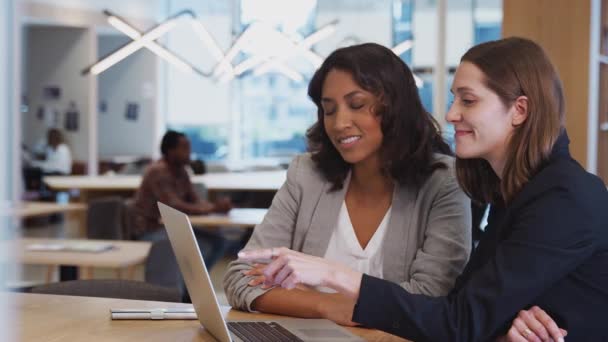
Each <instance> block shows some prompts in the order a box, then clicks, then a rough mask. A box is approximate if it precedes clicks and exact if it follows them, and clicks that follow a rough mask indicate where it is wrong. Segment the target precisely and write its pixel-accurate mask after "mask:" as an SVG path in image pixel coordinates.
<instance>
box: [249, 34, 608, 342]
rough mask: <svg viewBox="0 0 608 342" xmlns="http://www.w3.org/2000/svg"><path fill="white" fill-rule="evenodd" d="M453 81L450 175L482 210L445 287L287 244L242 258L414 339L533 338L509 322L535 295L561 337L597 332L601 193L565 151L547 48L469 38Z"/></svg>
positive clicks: (604, 311) (601, 310)
mask: <svg viewBox="0 0 608 342" xmlns="http://www.w3.org/2000/svg"><path fill="white" fill-rule="evenodd" d="M452 92H453V93H454V97H455V99H454V103H453V105H452V106H451V108H450V110H449V112H448V113H447V120H448V121H449V122H451V123H452V124H453V125H454V128H455V140H456V155H457V162H456V165H457V166H456V167H457V177H458V180H459V182H460V185H461V186H462V188H463V189H464V191H465V192H466V193H467V194H469V196H470V197H471V198H472V199H473V200H475V201H480V202H486V201H487V202H490V203H491V211H490V215H489V218H488V226H487V227H486V231H485V233H484V235H483V237H482V239H481V241H480V243H479V245H478V247H477V249H476V250H475V252H474V253H473V256H472V258H471V260H470V262H469V263H468V264H467V267H466V268H465V270H464V272H463V274H462V275H461V276H460V277H459V278H458V279H457V281H456V285H455V287H454V289H453V290H452V291H451V292H450V293H449V294H448V295H447V296H445V297H437V298H431V297H428V296H424V295H415V294H412V293H409V292H408V291H406V290H404V289H403V288H400V287H399V286H397V285H396V284H394V283H391V282H389V281H386V280H382V279H378V278H374V277H371V276H368V275H365V274H362V273H360V272H356V271H353V270H351V269H349V268H347V267H345V266H343V265H340V264H337V263H330V262H327V261H325V260H323V259H321V258H317V257H311V256H308V255H304V254H302V253H298V252H294V251H290V250H286V249H281V250H278V251H277V250H274V251H271V250H258V251H248V252H243V253H242V254H241V257H242V258H243V259H250V258H260V257H272V258H273V259H274V260H273V261H272V262H271V263H270V264H269V265H268V266H267V267H266V269H265V271H264V275H265V277H266V282H267V283H268V284H272V285H277V286H282V287H284V288H292V287H293V286H295V285H296V284H300V283H303V284H308V285H321V286H327V287H330V288H334V289H336V290H338V291H340V292H341V293H343V294H345V295H346V296H349V297H350V298H352V304H353V306H352V307H351V309H352V313H351V314H352V320H353V321H354V322H357V323H360V324H362V325H365V326H368V327H371V328H377V329H381V330H384V331H388V332H390V333H393V334H396V335H399V336H403V337H406V338H409V339H412V340H415V341H488V340H494V339H497V338H501V337H504V335H505V334H507V333H509V336H508V338H511V339H512V340H515V341H525V340H530V341H532V340H538V339H539V336H536V335H535V334H534V332H533V329H535V327H534V326H526V325H522V324H521V323H522V322H523V321H522V320H515V322H514V321H513V319H514V318H515V317H516V315H517V314H518V312H520V311H521V310H526V309H529V308H531V307H533V310H531V311H535V309H534V308H536V309H537V307H536V306H539V307H542V308H543V309H544V310H545V312H546V314H548V315H550V316H551V318H553V319H554V320H555V322H556V323H557V324H558V325H559V326H560V327H562V328H565V329H567V330H568V339H571V340H576V341H580V340H589V341H606V340H608V331H607V330H606V329H605V327H604V326H605V319H606V317H607V316H608V306H607V305H606V303H608V271H607V270H608V267H607V266H608V230H607V229H606V222H608V211H607V210H606V208H607V207H608V194H607V192H606V186H605V185H604V183H603V182H602V181H601V180H600V179H599V178H597V177H595V176H593V175H591V174H589V173H587V172H586V171H585V170H584V169H583V168H582V167H581V166H580V165H579V164H578V163H577V162H576V161H575V160H573V159H572V158H571V157H570V154H569V152H568V144H569V140H568V136H567V134H566V131H565V128H564V97H563V92H562V86H561V82H560V80H559V77H558V75H557V73H556V71H555V69H554V67H553V66H552V64H551V62H550V61H549V59H548V58H547V56H546V54H545V53H544V51H543V50H542V48H541V47H540V46H538V45H537V44H535V43H534V42H532V41H530V40H527V39H522V38H507V39H502V40H498V41H493V42H488V43H484V44H480V45H477V46H475V47H473V48H471V49H470V50H469V51H468V52H467V53H466V54H465V55H464V56H463V57H462V59H461V63H460V65H459V66H458V69H457V71H456V74H455V77H454V82H453V85H452ZM521 312H522V313H525V312H526V311H521ZM532 321H533V320H532ZM512 322H513V325H512ZM534 331H536V330H534ZM550 338H553V339H554V340H557V341H560V340H563V336H561V334H556V335H552V336H550Z"/></svg>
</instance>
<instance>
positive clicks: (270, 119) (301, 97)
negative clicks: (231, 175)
mask: <svg viewBox="0 0 608 342" xmlns="http://www.w3.org/2000/svg"><path fill="white" fill-rule="evenodd" d="M240 4H241V6H240V26H241V30H246V29H247V28H249V27H250V26H251V25H255V24H262V25H263V26H262V28H263V29H260V30H259V31H258V32H260V33H259V35H258V36H257V37H255V36H254V38H252V40H254V42H253V43H252V44H251V45H250V46H248V47H247V49H246V50H245V51H244V52H243V53H242V54H241V56H240V61H239V62H241V63H242V62H244V61H246V60H247V59H250V58H254V57H255V56H259V55H262V56H263V55H265V54H266V55H268V54H270V55H274V56H282V55H283V56H286V55H287V56H286V57H285V58H280V63H281V64H280V66H277V67H274V68H267V69H266V70H265V71H264V69H263V67H261V66H260V67H259V68H251V69H250V70H249V71H248V72H246V73H245V74H244V76H243V77H242V78H241V79H240V80H239V82H238V88H237V89H238V92H239V100H240V101H239V104H240V105H239V110H238V112H239V113H240V116H241V130H240V131H241V137H240V139H241V146H240V148H241V151H240V152H241V155H242V158H243V159H254V158H264V157H270V158H291V157H292V156H293V155H294V154H297V153H300V152H303V151H304V150H305V149H306V144H305V137H304V135H305V132H306V129H307V128H308V127H309V126H310V125H311V124H312V123H313V122H314V120H315V119H316V117H315V113H316V110H315V107H314V105H313V103H312V102H311V101H310V100H309V99H308V97H307V93H306V91H307V87H308V82H309V80H310V77H311V76H312V74H313V72H314V71H315V66H314V65H312V64H311V63H310V62H309V61H308V60H306V59H304V58H302V55H301V54H300V53H293V54H290V53H289V52H290V50H293V49H294V47H293V45H292V44H293V43H295V44H297V43H298V42H301V41H302V40H303V39H304V38H305V37H306V36H308V35H310V34H311V33H312V32H313V31H314V29H315V27H314V16H315V8H316V1H315V0H297V1H295V0H290V1H283V0H262V1H260V0H241V1H240ZM277 32H278V33H277ZM290 42H292V43H290ZM260 70H263V71H260Z"/></svg>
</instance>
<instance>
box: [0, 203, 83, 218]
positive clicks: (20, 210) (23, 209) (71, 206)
mask: <svg viewBox="0 0 608 342" xmlns="http://www.w3.org/2000/svg"><path fill="white" fill-rule="evenodd" d="M86 209H87V206H86V204H82V203H67V204H59V203H55V202H21V203H20V204H19V205H17V206H16V207H14V208H11V209H9V210H8V215H10V216H16V217H20V218H26V217H33V216H42V215H51V214H60V213H68V212H75V211H85V210H86Z"/></svg>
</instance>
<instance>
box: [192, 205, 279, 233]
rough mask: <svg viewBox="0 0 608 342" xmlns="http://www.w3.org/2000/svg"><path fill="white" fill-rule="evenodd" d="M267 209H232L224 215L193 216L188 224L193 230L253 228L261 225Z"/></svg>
mask: <svg viewBox="0 0 608 342" xmlns="http://www.w3.org/2000/svg"><path fill="white" fill-rule="evenodd" d="M267 212H268V209H254V208H234V209H232V210H230V211H229V212H228V214H226V215H222V214H212V215H193V216H190V222H191V223H192V226H193V227H195V228H210V227H239V228H253V227H255V226H256V225H258V224H260V223H262V220H263V219H264V216H265V215H266V213H267Z"/></svg>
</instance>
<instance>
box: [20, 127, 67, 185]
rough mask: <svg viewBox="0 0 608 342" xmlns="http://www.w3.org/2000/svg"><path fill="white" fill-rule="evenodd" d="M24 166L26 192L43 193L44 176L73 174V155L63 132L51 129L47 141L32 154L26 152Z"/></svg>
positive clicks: (39, 145) (38, 145) (39, 144)
mask: <svg viewBox="0 0 608 342" xmlns="http://www.w3.org/2000/svg"><path fill="white" fill-rule="evenodd" d="M23 164H24V167H23V179H24V181H25V189H26V190H36V191H39V190H40V191H42V190H43V185H42V176H51V175H69V174H70V173H72V153H71V151H70V148H69V147H68V145H67V144H66V143H65V141H64V139H63V135H62V134H61V131H60V130H58V129H57V128H51V129H49V130H48V131H47V134H46V141H44V142H40V143H38V144H37V145H36V146H35V148H34V149H33V151H31V152H30V151H28V150H27V149H26V150H25V151H24V154H23Z"/></svg>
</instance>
